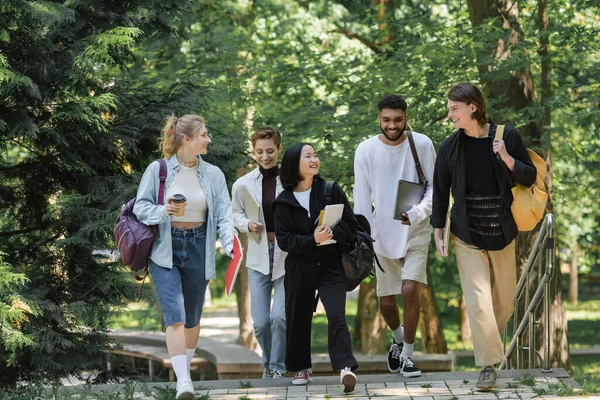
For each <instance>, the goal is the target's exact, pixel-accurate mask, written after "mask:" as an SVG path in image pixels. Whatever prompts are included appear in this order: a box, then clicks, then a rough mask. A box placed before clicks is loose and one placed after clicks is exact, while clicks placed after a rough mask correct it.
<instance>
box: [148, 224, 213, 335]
mask: <svg viewBox="0 0 600 400" xmlns="http://www.w3.org/2000/svg"><path fill="white" fill-rule="evenodd" d="M171 235H172V238H173V268H171V269H168V268H163V267H159V266H158V265H157V264H155V263H154V262H152V261H151V260H150V264H149V265H150V276H151V277H152V284H153V285H154V289H155V290H156V296H157V297H158V302H159V304H160V309H161V311H162V314H163V318H164V321H165V326H166V327H167V326H171V325H175V324H180V323H185V327H186V328H193V327H195V326H198V324H199V323H200V317H201V316H202V307H203V306H204V295H205V293H206V287H207V286H208V281H207V280H206V274H205V254H206V253H205V247H206V246H205V245H206V225H202V226H200V227H197V228H193V229H178V228H171Z"/></svg>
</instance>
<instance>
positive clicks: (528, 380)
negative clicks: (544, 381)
mask: <svg viewBox="0 0 600 400" xmlns="http://www.w3.org/2000/svg"><path fill="white" fill-rule="evenodd" d="M514 381H516V382H518V383H520V384H521V385H525V386H535V384H536V382H537V380H536V377H535V376H534V375H532V374H530V373H529V372H524V373H523V375H521V376H520V377H518V378H515V379H514Z"/></svg>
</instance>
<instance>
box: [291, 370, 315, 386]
mask: <svg viewBox="0 0 600 400" xmlns="http://www.w3.org/2000/svg"><path fill="white" fill-rule="evenodd" d="M310 374H312V371H311V370H310V369H303V370H302V371H298V372H296V375H295V376H294V377H293V378H292V385H306V384H308V382H312V379H310Z"/></svg>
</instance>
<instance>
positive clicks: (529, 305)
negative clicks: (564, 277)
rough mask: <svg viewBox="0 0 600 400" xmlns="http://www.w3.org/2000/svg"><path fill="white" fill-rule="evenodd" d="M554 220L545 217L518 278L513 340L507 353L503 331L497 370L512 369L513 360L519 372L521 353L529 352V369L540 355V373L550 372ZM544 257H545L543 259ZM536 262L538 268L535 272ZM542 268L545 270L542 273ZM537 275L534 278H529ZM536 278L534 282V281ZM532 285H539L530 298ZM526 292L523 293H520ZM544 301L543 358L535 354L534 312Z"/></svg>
mask: <svg viewBox="0 0 600 400" xmlns="http://www.w3.org/2000/svg"><path fill="white" fill-rule="evenodd" d="M554 229H555V227H554V216H553V215H552V214H547V215H546V216H545V217H544V220H543V222H542V225H541V227H540V232H539V234H538V237H537V239H536V241H535V244H534V246H533V248H532V250H531V252H530V255H529V258H528V259H527V264H526V266H525V269H524V271H523V273H524V274H525V276H521V278H520V279H519V282H518V284H517V290H516V293H515V297H514V300H513V304H514V311H513V316H512V319H513V327H512V329H513V337H512V339H511V341H510V344H509V345H508V350H506V337H507V335H508V329H505V331H504V334H505V343H504V347H505V358H504V361H503V362H502V364H501V365H500V368H511V366H512V362H511V359H512V358H513V357H514V358H515V359H516V360H515V364H516V368H518V369H521V368H523V367H524V364H525V358H524V350H525V349H527V350H528V368H535V366H536V360H535V357H536V355H538V354H539V356H540V358H542V360H541V367H542V372H551V371H552V369H551V362H550V355H551V352H550V349H551V347H550V346H551V343H550V335H551V332H552V329H551V326H550V322H551V319H550V313H551V299H550V285H551V283H550V279H551V278H552V274H553V273H554V269H555V268H554V260H555V254H554V253H555V251H554V245H555V243H554ZM543 250H545V253H544V251H543ZM544 256H545V257H544ZM536 261H537V263H538V264H537V268H536V264H535V263H536ZM544 265H545V270H544ZM532 274H536V276H532ZM536 278H537V279H536ZM532 281H535V282H538V283H537V288H536V290H535V291H534V294H533V295H531V289H530V287H529V285H530V283H531V282H532ZM523 292H525V293H523ZM523 294H524V295H525V298H524V299H523V300H524V301H525V305H524V308H525V313H524V315H523V317H522V318H521V317H520V316H519V301H520V300H521V296H522V295H523ZM542 298H543V302H544V305H543V310H544V325H545V331H544V333H543V335H542V342H545V343H543V344H544V349H545V352H544V353H545V354H540V353H538V352H537V351H536V344H535V343H536V323H535V321H536V320H535V316H536V309H539V306H540V303H541V301H542ZM527 329H529V338H528V342H529V343H527V346H524V342H525V341H526V340H527V339H525V338H524V335H525V331H526V330H527Z"/></svg>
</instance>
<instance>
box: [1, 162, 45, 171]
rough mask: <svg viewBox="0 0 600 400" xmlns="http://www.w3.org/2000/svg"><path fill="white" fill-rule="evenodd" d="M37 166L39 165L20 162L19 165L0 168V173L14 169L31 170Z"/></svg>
mask: <svg viewBox="0 0 600 400" xmlns="http://www.w3.org/2000/svg"><path fill="white" fill-rule="evenodd" d="M37 164H39V163H34V162H22V163H19V164H13V165H6V166H0V172H7V171H14V170H16V169H27V168H31V167H32V166H34V165H37Z"/></svg>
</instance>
